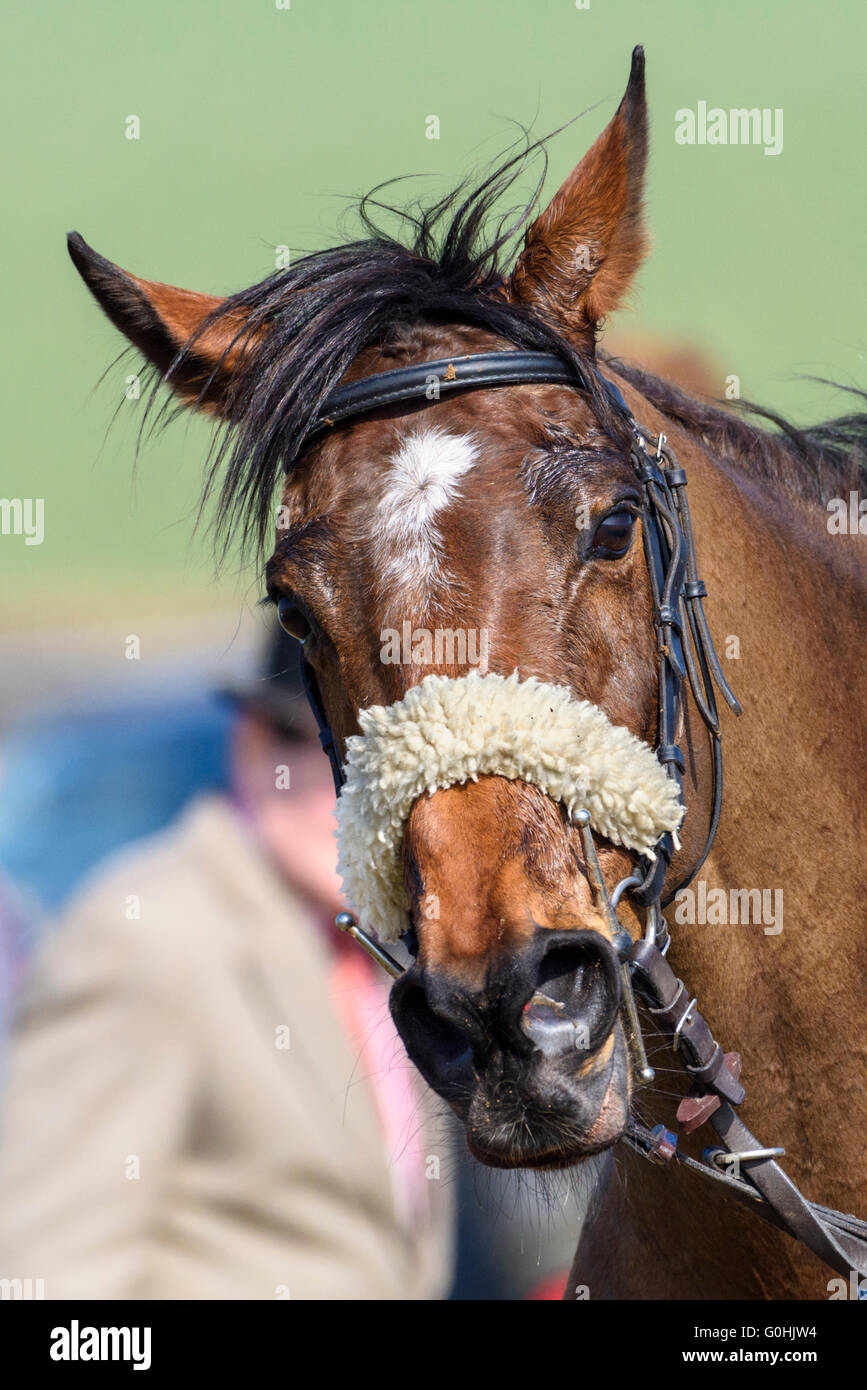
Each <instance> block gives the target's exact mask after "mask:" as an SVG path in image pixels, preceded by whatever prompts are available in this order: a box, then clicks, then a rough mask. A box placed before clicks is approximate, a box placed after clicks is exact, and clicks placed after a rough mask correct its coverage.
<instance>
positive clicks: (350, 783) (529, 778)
mask: <svg viewBox="0 0 867 1390" xmlns="http://www.w3.org/2000/svg"><path fill="white" fill-rule="evenodd" d="M359 723H360V725H361V728H362V731H363V732H362V733H361V734H356V735H354V736H353V737H351V738H350V739H348V740H347V745H346V750H347V759H346V767H345V773H346V783H345V785H344V787H343V790H342V792H341V794H340V796H339V797H338V800H337V838H338V844H339V850H340V854H339V860H338V870H339V872H340V874H341V876H342V878H343V887H344V892H345V893H346V897H347V900H348V902H349V904H350V905H351V907H352V908H353V909H354V910H355V912H356V913H357V914H358V918H359V921H360V923H361V925H362V926H363V927H365V928H366V929H367V930H368V931H373V932H375V933H376V935H377V936H378V937H379V938H380V939H381V940H382V941H396V940H397V939H398V937H400V936H401V935H402V934H403V933H404V932H405V931H406V929H407V926H408V922H407V913H408V911H409V904H408V902H407V899H406V893H405V890H404V886H403V867H402V863H401V852H400V851H401V838H402V835H403V828H404V825H405V824H406V820H407V817H408V816H409V813H410V810H411V808H412V805H413V803H414V802H415V801H416V799H417V798H418V797H419V796H421V795H423V794H424V793H431V792H435V791H437V790H439V789H440V788H442V787H451V786H454V785H455V784H456V783H462V782H471V781H472V782H474V781H476V779H477V778H479V777H483V776H485V775H486V774H493V775H495V776H498V777H508V778H510V779H512V780H517V779H520V780H521V781H523V782H529V783H531V784H532V785H533V786H535V787H538V788H539V789H540V790H541V791H543V792H545V793H546V795H548V796H550V797H552V798H553V800H554V801H561V802H563V803H564V805H565V806H566V809H567V810H568V811H569V812H572V811H573V810H576V809H578V808H580V807H585V808H586V809H587V810H588V811H589V812H590V823H591V825H592V826H593V828H594V829H595V830H597V831H598V832H599V834H600V835H604V836H606V837H607V839H609V840H612V841H613V842H614V844H616V845H623V846H625V848H627V849H632V850H637V851H638V852H639V853H640V854H644V855H647V856H648V857H649V858H652V857H653V849H654V846H655V844H656V842H657V840H658V839H659V837H660V835H662V834H663V832H664V831H666V830H670V831H675V830H676V829H677V827H678V826H679V824H680V820H681V816H682V814H683V806H682V804H681V802H680V799H679V797H678V792H677V787H676V785H675V783H674V782H673V781H672V779H671V778H670V777H669V776H668V775H667V773H666V771H665V769H664V768H663V766H662V764H661V763H660V762H659V761H658V760H657V758H656V756H655V754H654V753H653V751H652V750H651V749H650V748H648V746H647V744H645V743H642V742H641V740H640V739H638V738H636V737H635V735H634V734H631V733H630V732H629V730H628V729H624V728H620V727H618V726H616V725H614V724H612V723H611V722H610V721H609V719H608V718H607V717H606V716H605V715H604V714H603V712H602V710H601V709H597V707H596V706H595V705H591V704H589V703H588V701H586V700H574V699H573V698H572V696H571V694H570V693H569V691H568V690H567V689H565V687H563V686H559V685H548V684H546V683H545V682H544V681H538V680H536V679H535V678H534V677H531V678H530V679H528V680H519V679H518V675H517V672H516V673H515V674H514V675H512V676H509V677H504V676H497V675H484V676H483V675H480V674H479V673H478V672H473V673H472V674H471V675H469V676H461V677H459V678H458V679H455V680H452V679H450V678H449V677H448V676H434V675H432V676H427V677H426V678H425V679H424V680H423V681H422V682H421V683H420V684H419V685H416V686H413V688H412V689H411V690H409V691H408V692H407V694H406V695H405V696H404V698H403V699H402V700H398V701H397V702H396V703H395V704H393V705H372V706H371V707H370V708H369V709H366V710H362V712H361V714H360V715H359Z"/></svg>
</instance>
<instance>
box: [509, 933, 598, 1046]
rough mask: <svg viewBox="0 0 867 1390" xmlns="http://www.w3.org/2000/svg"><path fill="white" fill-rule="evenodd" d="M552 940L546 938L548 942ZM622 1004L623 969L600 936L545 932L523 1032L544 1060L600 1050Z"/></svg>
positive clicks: (525, 1011) (524, 1010)
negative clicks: (621, 969)
mask: <svg viewBox="0 0 867 1390" xmlns="http://www.w3.org/2000/svg"><path fill="white" fill-rule="evenodd" d="M546 938H547V939H546ZM619 1004H620V971H619V968H618V962H617V957H616V955H615V953H614V951H613V950H612V948H611V946H610V945H609V944H608V942H607V941H606V940H605V938H604V937H602V936H600V935H599V933H598V932H591V931H575V932H556V933H554V932H546V933H545V937H543V938H542V954H541V956H540V957H539V960H538V963H537V966H536V989H535V992H534V993H533V995H532V997H531V998H530V999H529V1000H528V1002H527V1003H526V1004H525V1005H524V1007H523V1010H522V1013H521V1029H522V1031H523V1032H524V1033H525V1034H526V1036H527V1037H529V1038H530V1039H531V1040H532V1042H533V1043H534V1044H535V1046H536V1047H537V1048H538V1049H539V1051H540V1052H542V1053H544V1054H545V1056H548V1057H551V1056H561V1055H563V1054H566V1053H569V1052H583V1053H591V1052H595V1051H596V1050H597V1049H598V1048H599V1047H601V1046H602V1043H603V1042H604V1041H605V1039H606V1038H607V1037H608V1034H609V1033H610V1032H611V1029H612V1027H613V1025H614V1019H615V1017H616V1014H617V1009H618V1006H619Z"/></svg>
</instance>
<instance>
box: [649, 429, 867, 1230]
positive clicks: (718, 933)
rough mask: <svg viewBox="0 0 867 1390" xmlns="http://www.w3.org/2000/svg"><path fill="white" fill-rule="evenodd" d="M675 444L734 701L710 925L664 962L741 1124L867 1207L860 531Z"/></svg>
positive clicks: (813, 1179) (822, 1193) (681, 942)
mask: <svg viewBox="0 0 867 1390" xmlns="http://www.w3.org/2000/svg"><path fill="white" fill-rule="evenodd" d="M651 413H652V412H651ZM639 418H641V417H639ZM651 423H653V422H651ZM660 427H662V428H665V425H664V424H663V425H661V426H660ZM667 432H668V431H667ZM670 443H671V444H672V446H673V448H674V450H675V452H676V453H677V455H678V457H679V459H680V461H681V463H682V464H683V465H684V466H685V467H686V470H687V474H688V477H689V497H690V503H691V507H692V513H693V520H694V525H695V534H696V545H697V551H698V567H699V573H700V575H701V577H702V578H703V579H704V580H705V582H706V584H707V587H708V593H709V599H708V600H707V603H706V607H707V611H708V617H709V621H710V626H711V629H712V632H713V635H714V638H715V641H716V643H717V646H718V650H719V651H720V653H721V658H722V663H723V667H724V669H725V671H726V675H727V677H728V679H729V680H730V683H731V684H732V686H733V688H734V690H735V693H736V694H737V696H738V698H739V700H740V701H741V704H742V705H743V709H744V713H743V715H742V716H741V717H740V719H737V720H735V719H734V717H730V716H728V715H724V716H723V747H724V765H725V799H724V806H723V818H722V822H721V826H720V830H719V834H718V838H717V841H716V844H715V847H714V850H713V852H712V855H711V857H710V858H709V860H708V862H707V864H706V865H705V867H704V868H703V869H702V870H701V871H700V873H699V875H698V879H699V884H697V885H693V888H694V890H695V892H696V900H695V906H696V908H698V907H699V906H700V904H699V902H698V894H699V892H700V891H701V881H702V880H703V881H704V883H705V914H704V915H705V918H706V920H705V922H704V923H702V922H700V921H698V920H697V921H696V922H695V924H694V925H684V926H680V925H678V924H677V923H676V921H675V922H673V923H672V927H673V938H674V945H673V947H672V957H671V958H672V963H673V965H674V967H675V969H676V971H677V973H678V974H680V975H682V977H683V978H684V979H685V981H686V983H687V985H688V987H689V989H690V991H691V993H693V994H696V995H697V996H698V1000H699V1007H700V1008H701V1009H702V1012H703V1013H704V1014H705V1016H706V1017H707V1018H708V1020H709V1022H710V1024H711V1027H712V1028H713V1030H714V1032H715V1034H716V1036H717V1037H718V1038H719V1039H720V1041H721V1042H722V1043H723V1044H724V1045H725V1047H726V1048H728V1049H733V1050H737V1051H739V1052H741V1054H742V1056H743V1061H744V1078H743V1079H744V1083H745V1085H746V1088H747V1096H748V1099H747V1102H746V1103H745V1105H744V1107H743V1111H742V1113H743V1116H744V1118H745V1120H746V1122H747V1124H749V1125H750V1126H751V1127H752V1128H753V1129H754V1131H755V1132H757V1133H758V1135H759V1138H760V1139H761V1142H763V1143H768V1144H782V1145H783V1146H784V1147H785V1148H786V1150H787V1154H788V1155H789V1157H788V1158H787V1167H788V1170H789V1171H790V1174H791V1176H792V1177H793V1178H794V1180H795V1181H796V1182H799V1181H804V1182H805V1183H806V1185H807V1187H808V1189H809V1195H811V1196H813V1197H814V1198H816V1199H818V1200H821V1201H824V1202H826V1203H829V1204H831V1205H833V1206H840V1207H842V1208H843V1209H845V1210H853V1209H856V1210H857V1209H859V1208H860V1209H861V1210H862V1214H867V1190H865V1178H864V1172H863V1164H862V1163H861V1162H860V1160H859V1157H858V1152H857V1151H858V1149H859V1148H860V1144H861V1142H862V1137H863V1135H864V1133H867V1095H865V1088H864V1087H863V1077H864V1074H865V1066H867V1041H865V1038H864V1033H865V1030H864V1027H863V1023H864V1006H863V990H862V988H861V981H862V980H863V978H864V973H865V966H867V959H865V957H867V933H865V928H864V914H863V901H864V891H865V888H867V883H865V882H864V881H863V880H864V878H865V873H864V866H863V860H862V859H861V857H860V856H859V855H857V854H856V853H855V852H854V849H855V846H856V845H857V844H858V843H859V840H860V837H858V838H857V839H856V836H855V833H854V831H855V827H854V825H853V821H854V818H855V816H856V814H857V809H856V808H857V807H858V805H859V801H860V800H861V799H862V797H863V786H864V779H865V773H867V759H865V750H864V742H863V739H861V738H860V737H859V723H858V719H857V715H856V717H854V718H853V710H856V711H857V710H858V708H859V707H863V700H864V696H865V694H867V683H865V675H864V670H863V650H864V636H865V633H864V614H865V609H867V605H865V602H864V593H863V587H864V586H863V579H860V580H859V573H858V571H857V570H856V566H855V557H854V556H853V543H854V545H857V538H846V537H837V536H830V535H829V534H828V530H827V527H826V517H825V514H824V513H823V511H822V509H821V508H820V507H818V506H815V505H812V504H808V503H805V502H800V501H791V500H783V499H781V498H780V497H778V496H776V495H775V494H774V492H773V491H772V490H771V489H769V488H768V487H767V485H759V483H757V482H756V481H755V480H753V479H752V478H751V477H750V474H749V461H748V460H745V461H744V464H743V466H740V465H737V464H733V465H722V464H721V463H719V462H717V461H714V460H713V459H712V458H710V457H709V456H708V454H707V453H705V452H704V450H703V449H702V448H700V447H698V446H696V444H695V441H693V440H690V439H689V438H688V437H687V436H683V435H681V436H680V437H678V435H677V432H675V431H672V432H671V433H670ZM859 880H860V881H859ZM714 889H722V890H723V892H724V895H725V900H726V903H725V907H726V910H725V912H724V914H721V912H720V909H721V908H722V899H721V898H720V897H719V896H717V898H716V903H717V912H716V915H717V916H720V915H723V922H721V923H720V924H719V925H716V924H713V923H712V922H711V921H708V920H707V919H708V918H709V917H710V916H711V915H712V914H711V913H710V912H708V911H707V903H708V900H709V895H710V893H711V892H712V890H714ZM733 889H734V890H759V891H760V893H761V894H762V898H761V902H762V914H761V918H760V920H758V921H755V916H756V915H757V914H756V913H753V914H752V919H751V921H750V922H748V923H743V922H742V921H740V922H735V921H734V920H733V918H734V917H735V916H736V915H739V910H740V909H741V908H742V906H743V905H744V903H745V901H746V900H745V899H744V898H743V897H742V896H741V897H738V898H736V900H735V902H736V910H735V911H733V910H732V907H733V903H732V891H731V890H733ZM749 901H750V904H751V906H753V905H755V904H756V898H755V896H754V895H753V896H752V898H751V899H750V900H749ZM699 915H700V914H699V912H698V911H697V912H696V917H698V916H699Z"/></svg>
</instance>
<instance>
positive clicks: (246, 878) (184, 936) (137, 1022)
mask: <svg viewBox="0 0 867 1390" xmlns="http://www.w3.org/2000/svg"><path fill="white" fill-rule="evenodd" d="M296 652H297V644H296V643H294V642H293V641H292V639H290V638H287V637H286V636H285V634H283V633H282V632H280V631H279V629H276V630H275V634H274V636H273V638H272V639H271V643H270V650H269V658H268V662H267V663H266V667H265V669H264V671H263V672H262V673H261V676H260V677H259V678H258V679H255V680H252V681H249V682H247V683H245V684H243V685H241V686H239V687H236V688H235V689H233V690H232V691H231V692H230V698H231V699H232V700H233V703H234V705H235V707H236V710H237V714H236V717H235V720H234V727H233V733H232V744H231V750H230V768H231V773H230V787H229V791H228V794H225V795H224V794H209V795H207V796H201V797H198V798H196V799H195V800H194V801H193V802H192V803H191V804H190V805H189V806H188V808H187V809H186V810H185V811H184V813H183V814H182V815H181V817H180V818H179V820H178V821H176V822H175V823H174V824H173V825H172V826H171V827H170V828H169V829H168V830H166V831H164V832H161V833H160V834H159V835H157V836H155V837H153V838H151V839H149V840H147V841H143V842H141V843H140V844H139V845H137V846H134V847H132V848H130V849H127V850H124V851H121V852H120V854H118V855H116V856H114V857H113V858H112V859H111V860H110V861H109V862H107V863H104V864H103V865H102V866H100V868H99V869H98V871H97V872H96V873H95V875H93V876H92V877H91V878H90V880H89V881H88V882H87V883H86V884H85V885H84V886H83V887H82V888H81V889H80V891H78V892H77V893H76V895H75V898H74V900H73V901H72V902H71V904H70V905H69V907H68V909H67V910H66V911H65V912H64V914H63V918H62V920H61V921H60V922H59V923H58V924H57V927H56V929H54V930H52V931H50V932H48V933H46V935H45V938H44V940H43V942H42V943H41V945H40V947H39V949H38V950H37V952H36V953H35V956H34V958H33V960H32V961H31V962H30V965H29V969H28V971H27V974H26V978H25V980H24V983H23V986H22V988H21V990H20V993H19V996H18V1000H17V1007H16V1010H15V1016H14V1021H13V1026H12V1030H11V1036H10V1039H9V1048H8V1055H7V1067H6V1076H5V1088H4V1095H3V1097H2V1108H0V1280H8V1281H11V1282H10V1283H9V1284H8V1285H6V1284H4V1285H3V1287H4V1288H6V1287H16V1285H15V1283H14V1281H16V1280H19V1281H27V1280H38V1281H39V1288H40V1289H41V1291H42V1295H43V1296H44V1297H46V1298H49V1299H50V1298H72V1299H79V1298H80V1299H90V1298H108V1299H221V1298H224V1299H271V1298H278V1299H279V1298H293V1299H294V1298H302V1299H430V1298H439V1297H444V1296H446V1295H447V1293H448V1290H449V1286H450V1283H451V1277H452V1265H453V1229H452V1227H453V1212H452V1199H451V1191H452V1188H451V1182H450V1162H451V1156H450V1153H449V1149H448V1145H449V1133H450V1129H449V1126H448V1124H447V1123H446V1121H445V1118H444V1117H443V1116H441V1115H439V1114H438V1111H437V1106H438V1105H439V1102H434V1100H433V1098H432V1096H431V1094H430V1093H428V1092H426V1091H425V1088H424V1086H423V1083H422V1082H421V1080H420V1078H419V1077H418V1074H417V1073H416V1072H415V1070H414V1068H412V1067H411V1065H410V1063H409V1061H408V1059H407V1058H406V1055H405V1053H404V1052H403V1049H402V1045H401V1044H400V1041H399V1039H398V1037H397V1034H396V1032H395V1030H394V1028H393V1025H392V1023H391V1019H390V1016H389V1013H388V1007H387V991H388V985H389V983H390V982H389V980H388V977H387V976H385V974H384V973H383V972H382V971H381V970H379V968H378V967H377V966H375V965H374V963H373V962H372V961H371V960H370V959H369V958H368V957H367V956H366V955H365V954H364V952H362V951H361V949H360V948H359V947H358V946H357V945H356V944H355V943H354V942H353V941H351V940H350V939H349V938H347V937H344V936H341V935H340V933H339V932H338V931H337V929H336V927H335V926H334V915H335V912H337V911H338V910H339V909H340V908H341V906H342V905H343V904H342V903H341V900H340V896H339V880H338V879H337V875H336V871H335V860H336V842H335V839H334V819H333V804H334V793H333V787H332V785H331V776H330V771H329V767H328V761H327V759H326V758H325V757H324V756H323V754H322V752H321V750H320V748H319V745H318V742H317V741H316V739H315V726H314V724H313V720H312V715H310V714H309V712H308V711H307V708H306V701H305V699H304V695H303V689H302V684H301V680H302V677H301V672H300V666H299V663H298V660H297V657H296ZM20 1286H23V1284H22V1285H20Z"/></svg>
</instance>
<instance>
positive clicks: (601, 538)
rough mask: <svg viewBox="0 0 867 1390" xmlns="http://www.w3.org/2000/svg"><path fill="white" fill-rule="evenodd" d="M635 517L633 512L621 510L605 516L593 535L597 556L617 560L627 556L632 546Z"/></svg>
mask: <svg viewBox="0 0 867 1390" xmlns="http://www.w3.org/2000/svg"><path fill="white" fill-rule="evenodd" d="M634 527H635V517H634V516H633V514H632V512H628V511H626V510H625V509H621V510H620V511H617V512H609V513H608V516H604V517H603V518H602V520H601V521H600V523H599V525H598V526H597V527H596V530H595V532H594V535H593V550H594V551H596V553H597V554H600V555H603V556H607V557H609V558H616V557H618V556H620V555H625V554H626V552H627V550H628V549H629V547H630V545H631V544H632V532H633V529H634Z"/></svg>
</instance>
